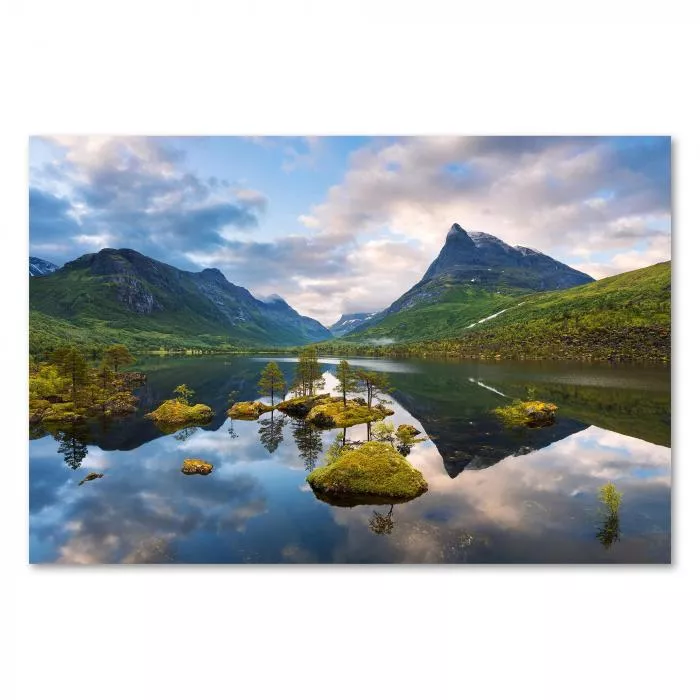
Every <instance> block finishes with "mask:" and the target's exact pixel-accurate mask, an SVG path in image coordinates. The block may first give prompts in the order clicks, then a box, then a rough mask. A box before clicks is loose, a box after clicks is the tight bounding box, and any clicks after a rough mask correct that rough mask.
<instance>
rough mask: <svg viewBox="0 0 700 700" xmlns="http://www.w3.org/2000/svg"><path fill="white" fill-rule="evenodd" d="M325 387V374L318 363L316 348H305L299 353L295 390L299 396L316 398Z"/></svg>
mask: <svg viewBox="0 0 700 700" xmlns="http://www.w3.org/2000/svg"><path fill="white" fill-rule="evenodd" d="M322 386H323V374H322V372H321V366H320V365H319V363H318V351H317V350H316V348H305V349H304V350H302V351H301V352H300V353H299V362H298V363H297V371H296V375H295V377H294V390H295V393H297V394H298V395H299V396H314V394H315V393H316V390H317V389H319V388H320V387H322Z"/></svg>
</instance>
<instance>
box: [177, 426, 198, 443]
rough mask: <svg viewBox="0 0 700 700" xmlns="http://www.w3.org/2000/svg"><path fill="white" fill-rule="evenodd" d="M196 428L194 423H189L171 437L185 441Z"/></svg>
mask: <svg viewBox="0 0 700 700" xmlns="http://www.w3.org/2000/svg"><path fill="white" fill-rule="evenodd" d="M198 430H199V428H198V427H197V426H196V425H190V426H188V427H186V428H183V429H182V430H179V431H178V432H177V433H175V435H174V436H173V437H174V438H175V439H176V440H179V441H180V442H187V440H189V439H190V438H191V437H192V436H193V435H194V434H195V433H196V432H197V431H198Z"/></svg>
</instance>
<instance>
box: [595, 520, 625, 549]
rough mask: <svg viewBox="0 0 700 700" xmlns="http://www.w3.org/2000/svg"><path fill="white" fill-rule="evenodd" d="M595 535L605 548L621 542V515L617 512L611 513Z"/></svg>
mask: <svg viewBox="0 0 700 700" xmlns="http://www.w3.org/2000/svg"><path fill="white" fill-rule="evenodd" d="M595 536H596V539H597V540H598V541H599V542H600V543H601V544H602V545H603V547H605V549H610V547H612V546H613V544H614V543H615V542H619V541H620V516H619V515H618V514H617V513H611V514H609V515H608V516H607V517H606V518H605V520H603V522H602V523H601V525H600V527H599V528H598V531H597V532H596V534H595Z"/></svg>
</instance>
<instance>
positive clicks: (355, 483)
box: [306, 441, 428, 506]
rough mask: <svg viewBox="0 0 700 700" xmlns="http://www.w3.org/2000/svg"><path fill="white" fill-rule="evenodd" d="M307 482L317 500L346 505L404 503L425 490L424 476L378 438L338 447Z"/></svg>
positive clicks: (311, 474) (390, 446) (426, 486)
mask: <svg viewBox="0 0 700 700" xmlns="http://www.w3.org/2000/svg"><path fill="white" fill-rule="evenodd" d="M306 481H307V482H308V483H309V485H310V486H311V488H312V489H313V491H314V494H315V495H316V496H317V498H319V499H320V500H323V501H326V502H328V503H331V504H333V505H345V506H353V505H365V504H367V505H369V504H375V505H379V504H392V503H405V502H407V501H411V500H413V499H414V498H417V497H418V496H420V495H422V494H424V493H425V492H426V491H427V490H428V484H427V482H426V481H425V479H424V478H423V475H422V474H421V473H420V472H419V471H418V470H417V469H415V468H414V467H412V466H411V464H410V463H409V462H408V460H407V459H406V458H405V457H403V456H401V455H400V454H399V453H398V452H397V451H396V449H394V447H393V446H392V445H390V444H387V443H384V442H377V441H370V442H365V443H363V444H362V445H360V446H359V447H357V448H355V449H343V450H341V451H340V455H339V456H338V457H337V459H334V460H333V461H331V462H330V464H328V465H327V466H324V467H318V468H317V469H314V471H312V472H311V473H310V474H309V476H308V477H307V478H306Z"/></svg>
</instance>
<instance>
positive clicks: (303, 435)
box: [292, 419, 323, 471]
mask: <svg viewBox="0 0 700 700" xmlns="http://www.w3.org/2000/svg"><path fill="white" fill-rule="evenodd" d="M292 435H293V436H294V442H296V444H297V449H298V450H299V454H300V455H301V458H302V460H303V462H304V466H305V467H306V469H307V471H311V470H312V469H313V468H314V467H315V466H316V462H317V460H318V456H319V455H320V454H321V452H322V451H323V440H322V439H321V431H320V430H318V428H314V427H313V426H311V425H309V424H308V423H307V422H306V421H304V420H301V419H299V420H295V421H294V428H293V430H292Z"/></svg>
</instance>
